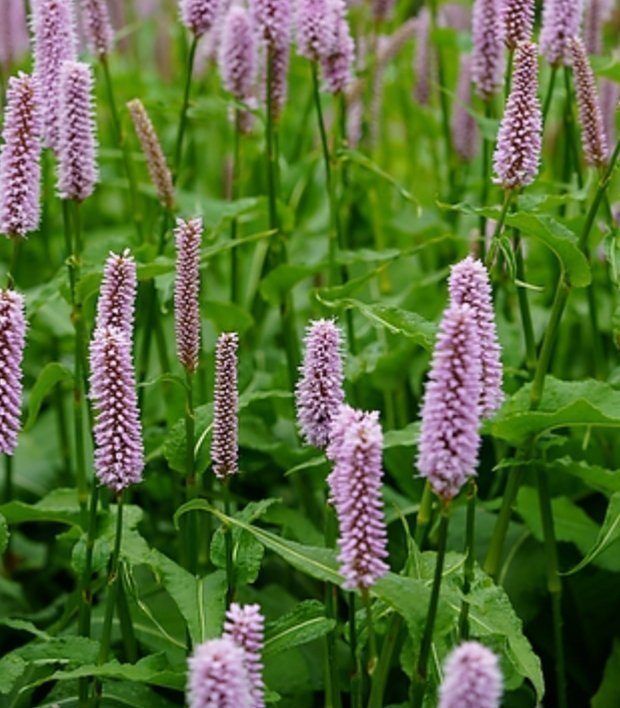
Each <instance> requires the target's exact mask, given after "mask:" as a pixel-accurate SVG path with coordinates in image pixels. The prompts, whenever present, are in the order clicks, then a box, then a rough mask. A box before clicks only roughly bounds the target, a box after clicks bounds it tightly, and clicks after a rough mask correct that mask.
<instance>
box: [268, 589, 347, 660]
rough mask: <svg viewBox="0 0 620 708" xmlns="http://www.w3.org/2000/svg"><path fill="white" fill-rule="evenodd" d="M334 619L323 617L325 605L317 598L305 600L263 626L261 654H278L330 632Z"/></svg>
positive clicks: (334, 623) (334, 624) (334, 622)
mask: <svg viewBox="0 0 620 708" xmlns="http://www.w3.org/2000/svg"><path fill="white" fill-rule="evenodd" d="M335 626H336V620H334V619H329V618H328V617H325V607H324V606H323V604H322V603H321V602H318V600H305V601H304V602H301V603H299V604H298V605H296V606H295V608H294V609H293V610H292V611H291V612H288V613H287V614H285V615H283V616H282V617H279V618H278V619H277V620H276V621H275V622H270V623H269V624H268V625H267V627H266V628H265V645H264V650H263V654H264V656H268V655H270V654H279V653H281V652H283V651H286V650H288V649H291V648H292V647H296V646H299V645H300V644H306V643H307V642H311V641H312V640H313V639H317V638H318V637H322V636H323V635H325V634H327V633H328V632H331V630H332V629H334V627H335Z"/></svg>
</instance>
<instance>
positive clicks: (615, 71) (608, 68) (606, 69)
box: [590, 55, 620, 83]
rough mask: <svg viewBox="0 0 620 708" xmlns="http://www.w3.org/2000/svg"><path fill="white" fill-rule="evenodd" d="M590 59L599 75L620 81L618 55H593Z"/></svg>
mask: <svg viewBox="0 0 620 708" xmlns="http://www.w3.org/2000/svg"><path fill="white" fill-rule="evenodd" d="M590 61H591V63H592V68H593V69H594V72H595V74H596V75H597V76H604V77H605V78H606V79H611V80H612V81H615V82H616V83H620V60H619V59H618V58H617V57H612V56H611V55H609V56H604V57H602V56H601V57H598V56H591V57H590Z"/></svg>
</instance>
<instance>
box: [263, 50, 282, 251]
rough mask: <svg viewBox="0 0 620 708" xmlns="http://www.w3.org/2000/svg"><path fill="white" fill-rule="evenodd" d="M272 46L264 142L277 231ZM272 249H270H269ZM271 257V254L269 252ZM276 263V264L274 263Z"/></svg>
mask: <svg viewBox="0 0 620 708" xmlns="http://www.w3.org/2000/svg"><path fill="white" fill-rule="evenodd" d="M273 61H274V59H273V48H272V47H271V45H269V46H268V47H267V122H266V136H265V137H266V143H267V154H266V157H267V185H268V191H269V195H268V196H269V228H270V229H275V230H278V231H279V228H280V224H279V219H278V205H277V169H278V167H277V155H276V140H275V121H274V105H273V90H272V86H273ZM273 238H274V240H276V241H277V240H279V238H280V234H279V233H276V234H275V235H274V237H273ZM270 250H272V249H270ZM270 256H271V257H273V254H270ZM274 265H276V264H274Z"/></svg>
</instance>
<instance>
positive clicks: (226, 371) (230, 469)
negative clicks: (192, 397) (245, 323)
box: [211, 332, 239, 479]
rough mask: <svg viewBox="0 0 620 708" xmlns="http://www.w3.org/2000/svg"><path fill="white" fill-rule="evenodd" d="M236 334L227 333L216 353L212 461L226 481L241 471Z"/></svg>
mask: <svg viewBox="0 0 620 708" xmlns="http://www.w3.org/2000/svg"><path fill="white" fill-rule="evenodd" d="M238 346H239V336H238V335H237V333H236V332H224V333H223V334H221V335H220V336H219V338H218V340H217V347H216V350H215V394H214V402H213V438H212V440H211V459H212V461H213V472H214V473H215V476H216V477H218V478H219V479H226V478H227V477H229V476H230V475H233V474H237V472H238V471H239V443H238V429H239V421H238V419H237V408H238V405H239V401H238V397H239V393H238V390H237V347H238Z"/></svg>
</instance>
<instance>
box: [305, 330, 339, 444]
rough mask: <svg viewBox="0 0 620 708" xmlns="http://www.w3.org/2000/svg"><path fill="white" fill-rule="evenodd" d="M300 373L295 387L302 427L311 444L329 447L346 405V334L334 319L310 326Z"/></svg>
mask: <svg viewBox="0 0 620 708" xmlns="http://www.w3.org/2000/svg"><path fill="white" fill-rule="evenodd" d="M299 371H300V374H301V376H300V379H299V381H298V382H297V386H296V388H295V398H296V403H297V422H298V424H299V428H300V430H301V432H302V434H303V436H304V438H305V440H306V442H307V443H308V444H310V445H314V446H315V447H318V448H325V447H327V444H328V443H329V435H330V430H331V426H332V421H333V419H334V418H335V416H336V415H337V414H338V411H339V409H340V406H341V405H342V404H343V403H344V390H343V387H342V386H343V381H344V374H343V371H342V333H341V331H340V328H339V327H338V326H337V325H336V323H335V322H334V321H333V320H315V321H314V322H311V323H310V324H309V325H308V328H307V330H306V337H305V354H304V361H303V364H302V365H301V366H300V369H299Z"/></svg>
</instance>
